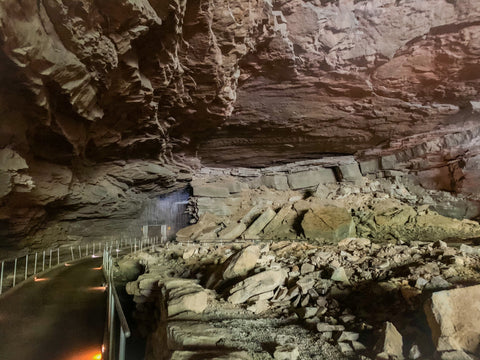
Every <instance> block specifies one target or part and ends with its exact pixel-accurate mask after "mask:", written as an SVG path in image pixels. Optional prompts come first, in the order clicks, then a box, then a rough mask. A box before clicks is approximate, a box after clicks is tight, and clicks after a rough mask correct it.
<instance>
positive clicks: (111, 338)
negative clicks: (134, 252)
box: [108, 261, 115, 360]
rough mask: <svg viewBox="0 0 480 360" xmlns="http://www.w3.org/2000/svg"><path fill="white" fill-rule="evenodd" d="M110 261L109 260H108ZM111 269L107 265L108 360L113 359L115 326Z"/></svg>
mask: <svg viewBox="0 0 480 360" xmlns="http://www.w3.org/2000/svg"><path fill="white" fill-rule="evenodd" d="M109 262H110V261H109ZM111 275H112V274H111V269H110V266H109V274H108V278H109V279H108V287H109V289H110V290H111V291H110V293H109V300H108V301H109V303H110V317H109V320H110V334H109V335H110V336H109V338H110V339H109V348H108V352H109V359H110V360H113V358H114V356H115V345H114V343H113V339H114V338H113V335H114V333H115V329H114V326H115V303H114V300H113V289H112V286H113V285H112V279H111Z"/></svg>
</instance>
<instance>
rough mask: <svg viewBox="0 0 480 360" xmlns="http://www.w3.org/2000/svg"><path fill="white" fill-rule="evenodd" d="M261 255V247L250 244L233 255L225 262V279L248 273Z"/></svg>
mask: <svg viewBox="0 0 480 360" xmlns="http://www.w3.org/2000/svg"><path fill="white" fill-rule="evenodd" d="M259 257H260V247H258V246H256V245H250V246H247V247H246V248H244V249H242V250H240V251H239V252H237V253H235V254H234V255H232V256H231V257H230V258H228V259H227V260H226V262H225V265H226V268H225V271H224V272H223V278H224V279H235V278H236V277H239V276H244V275H247V273H248V272H249V271H250V270H252V269H253V268H254V267H255V265H256V264H257V261H258V258H259Z"/></svg>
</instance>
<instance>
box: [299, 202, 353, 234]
mask: <svg viewBox="0 0 480 360" xmlns="http://www.w3.org/2000/svg"><path fill="white" fill-rule="evenodd" d="M302 228H303V232H304V234H305V236H306V237H307V239H312V240H324V241H326V242H333V243H338V242H339V241H340V240H342V239H344V238H347V237H352V236H354V235H355V224H354V222H353V218H352V216H351V215H350V213H349V212H348V210H347V209H344V208H338V207H334V206H325V207H314V208H311V209H309V210H308V211H307V213H306V214H305V216H304V217H303V220H302Z"/></svg>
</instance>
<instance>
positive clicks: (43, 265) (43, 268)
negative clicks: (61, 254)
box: [42, 250, 45, 271]
mask: <svg viewBox="0 0 480 360" xmlns="http://www.w3.org/2000/svg"><path fill="white" fill-rule="evenodd" d="M42 271H45V250H43V263H42Z"/></svg>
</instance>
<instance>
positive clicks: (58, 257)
mask: <svg viewBox="0 0 480 360" xmlns="http://www.w3.org/2000/svg"><path fill="white" fill-rule="evenodd" d="M59 264H60V247H58V248H57V265H59Z"/></svg>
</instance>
